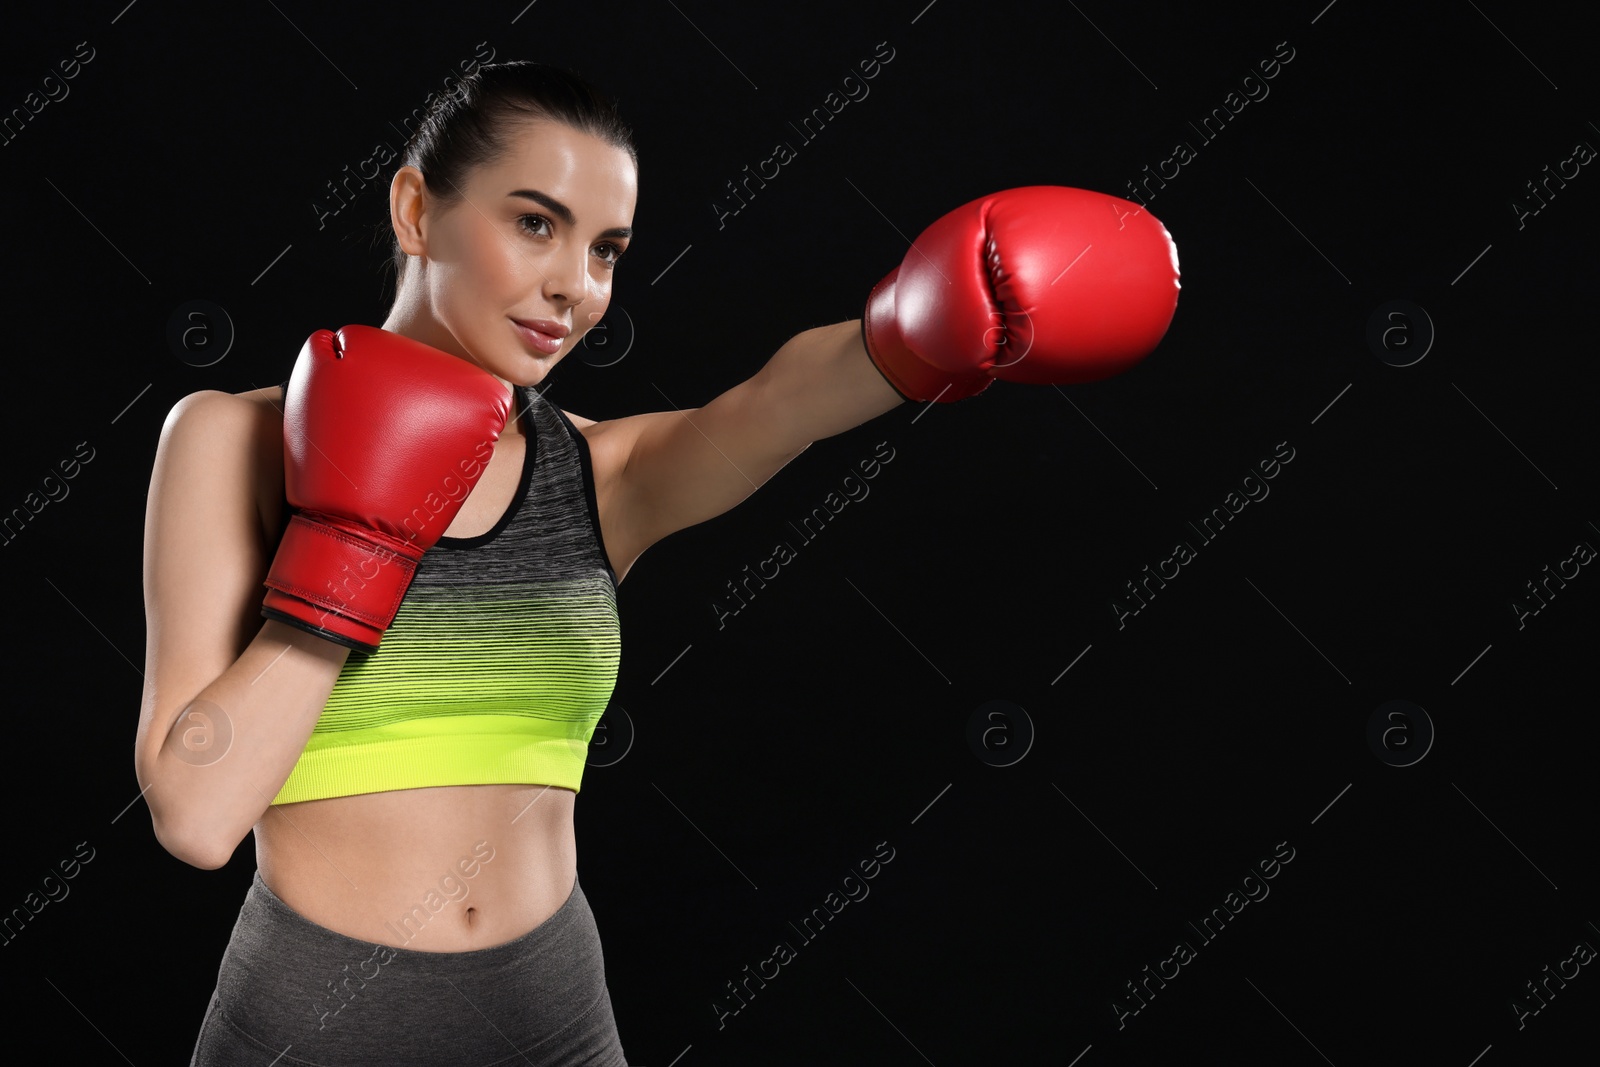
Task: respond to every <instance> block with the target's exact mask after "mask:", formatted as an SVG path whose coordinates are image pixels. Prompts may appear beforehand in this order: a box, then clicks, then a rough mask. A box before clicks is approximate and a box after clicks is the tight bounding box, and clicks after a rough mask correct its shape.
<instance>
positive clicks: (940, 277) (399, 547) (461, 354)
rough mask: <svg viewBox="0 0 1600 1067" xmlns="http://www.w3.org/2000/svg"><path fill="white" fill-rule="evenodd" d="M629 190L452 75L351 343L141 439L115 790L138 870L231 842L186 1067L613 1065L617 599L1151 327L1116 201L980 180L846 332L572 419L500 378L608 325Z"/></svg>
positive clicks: (193, 407) (1149, 242)
mask: <svg viewBox="0 0 1600 1067" xmlns="http://www.w3.org/2000/svg"><path fill="white" fill-rule="evenodd" d="M636 180H637V164H636V158H635V153H634V149H633V147H632V144H631V140H630V137H629V133H628V131H627V129H626V128H625V127H624V126H623V125H622V123H621V122H620V120H619V119H618V118H617V115H616V112H615V110H614V108H613V107H612V106H611V105H610V103H609V102H607V101H605V100H604V99H603V98H601V97H600V96H598V95H597V94H596V93H595V92H594V91H593V90H592V89H590V88H589V87H588V86H587V85H586V84H585V83H583V82H582V81H580V80H579V79H577V78H576V77H575V76H573V75H571V74H568V73H566V72H563V71H560V70H556V69H553V68H549V67H545V66H542V65H538V64H531V63H508V64H499V65H495V66H489V67H484V68H481V69H480V70H479V71H477V72H476V73H474V74H473V75H471V76H470V77H468V78H466V79H464V81H463V84H462V91H461V93H460V94H459V95H458V96H456V97H452V98H447V99H444V100H442V101H440V102H439V103H437V104H436V105H435V107H434V108H433V110H432V111H431V112H430V114H429V116H428V117H427V119H426V120H425V121H424V122H423V124H422V125H420V126H419V127H418V130H417V133H416V134H415V135H414V136H413V138H412V141H411V143H410V144H408V146H407V150H406V153H405V158H404V165H403V166H401V167H400V168H399V170H398V171H397V173H396V174H395V176H394V178H393V181H392V183H391V189H390V221H391V224H392V227H393V230H394V235H395V246H396V248H395V256H396V262H397V268H398V270H399V281H398V286H397V292H396V298H395V302H394V306H393V308H392V310H391V312H390V314H389V316H388V318H387V320H386V321H385V322H384V324H383V328H382V330H381V331H380V330H375V329H371V328H365V327H347V328H346V329H345V330H344V331H341V332H340V333H339V334H338V335H337V336H336V335H333V334H330V333H329V332H328V331H319V332H318V333H317V334H315V335H313V337H312V339H311V340H310V341H308V342H307V346H306V349H305V351H303V352H302V354H301V358H300V360H299V362H298V363H297V364H296V368H295V375H294V378H293V379H291V382H289V383H286V386H285V387H283V392H282V394H280V387H273V388H271V389H261V390H256V391H254V392H248V393H242V394H238V395H229V394H224V393H219V392H200V393H195V394H193V395H191V396H188V397H186V398H184V399H183V400H182V401H180V402H179V403H178V404H177V405H176V406H175V407H174V408H173V410H172V413H171V414H170V416H169V417H168V420H167V424H166V426H165V428H164V429H163V433H162V439H161V444H160V447H159V450H158V453H157V458H156V462H155V469H154V473H153V476H152V481H151V490H150V498H149V510H148V514H147V520H146V556H145V589H146V607H147V620H148V633H149V636H148V645H147V664H148V670H147V673H146V678H147V682H148V684H147V686H146V689H145V693H144V702H143V707H142V709H141V719H140V729H139V735H138V739H137V742H136V764H137V772H138V776H139V780H140V783H141V785H142V786H143V787H144V788H145V789H146V792H145V797H146V799H147V801H148V803H149V806H150V810H151V815H152V819H153V822H154V827H155V832H156V836H157V838H158V839H159V840H160V842H161V843H162V845H163V846H164V847H165V848H166V849H167V850H168V851H170V852H171V853H172V854H173V855H175V856H177V857H178V858H180V859H182V860H184V861H185V862H188V863H190V864H192V865H194V866H197V867H202V868H208V869H214V868H218V867H221V866H222V865H224V864H225V863H226V862H227V861H228V859H229V858H230V857H231V855H232V853H233V851H234V849H235V848H236V847H237V846H238V844H239V842H240V841H242V840H243V838H244V836H245V834H247V833H249V832H250V831H251V830H252V829H253V830H254V832H255V839H256V861H257V868H258V870H257V873H256V876H255V879H254V881H253V884H252V886H251V889H250V891H249V893H248V895H247V896H246V899H245V902H244V906H243V908H242V909H241V912H240V915H239V919H238V921H237V923H236V924H235V927H234V931H233V937H232V940H231V941H230V943H229V946H228V949H227V952H226V954H225V955H224V958H223V961H222V966H221V969H220V971H219V975H218V984H217V990H216V993H215V994H214V996H213V998H212V1001H211V1004H210V1006H209V1009H208V1011H207V1013H206V1017H205V1021H204V1024H203V1026H202V1029H201V1032H200V1035H199V1040H198V1042H197V1045H196V1049H195V1054H194V1059H193V1061H192V1062H193V1063H194V1064H213V1063H231V1064H247V1063H262V1064H268V1063H285V1064H287V1063H299V1064H321V1065H334V1064H339V1065H348V1064H367V1063H371V1064H378V1063H383V1064H395V1063H401V1062H405V1063H429V1064H462V1065H465V1064H489V1063H500V1062H508V1063H509V1062H517V1063H561V1064H577V1063H582V1064H621V1063H624V1062H625V1060H624V1056H623V1051H622V1044H621V1041H620V1038H619V1035H618V1031H617V1025H616V1022H615V1018H614V1016H613V1013H612V1006H611V1001H610V997H609V994H608V992H607V990H606V985H605V977H604V963H603V957H602V954H601V949H600V941H599V936H598V933H597V930H596V927H595V923H594V918H593V915H592V913H591V912H590V910H589V908H588V905H587V903H586V901H585V899H584V896H583V893H582V890H581V888H580V887H579V885H578V881H577V856H576V845H575V842H574V838H573V810H574V803H575V801H576V795H577V791H578V786H579V781H580V778H581V771H582V766H583V756H584V753H585V750H586V745H587V742H588V741H589V739H590V737H591V736H592V733H593V730H594V724H595V721H596V720H597V719H598V718H599V716H600V714H601V713H602V712H603V711H604V708H605V704H606V701H607V699H608V697H609V695H610V692H611V687H612V685H613V684H614V682H615V678H616V670H617V662H618V648H619V644H618V634H617V620H616V601H615V592H616V585H617V584H618V583H620V582H621V581H622V580H623V579H624V578H625V577H626V576H627V574H628V572H629V570H630V568H631V567H632V566H633V564H634V562H635V561H636V560H637V559H638V557H639V556H640V554H641V553H643V552H644V551H645V550H646V549H647V548H648V547H649V546H650V545H652V544H654V543H655V542H656V541H658V540H660V539H661V538H662V537H664V536H666V535H667V534H669V533H672V532H674V531H676V530H680V529H683V528H685V527H687V526H691V525H694V524H696V523H699V522H703V521H705V520H706V519H709V518H712V517H713V516H716V515H718V514H721V513H722V512H724V511H726V510H728V509H729V508H731V507H733V506H734V505H735V504H737V503H739V502H740V501H741V500H743V499H744V498H745V497H747V496H748V495H749V494H750V493H751V492H753V491H754V490H755V488H756V487H757V486H759V485H761V484H762V483H764V482H765V481H766V480H767V479H768V478H770V477H771V476H772V475H773V474H774V473H776V472H777V471H778V470H779V469H781V468H782V467H783V466H784V465H785V464H786V463H788V462H789V461H790V460H791V459H793V458H794V457H795V456H797V455H799V454H800V453H801V452H802V451H804V450H805V449H806V448H807V447H808V446H809V445H810V443H811V442H813V441H815V440H819V439H821V438H825V437H829V436H832V435H834V434H838V433H841V432H843V431H845V430H848V429H850V428H852V427H854V426H857V425H860V424H861V423H863V422H866V421H867V420H869V419H871V418H873V417H875V416H877V415H879V414H881V413H883V412H886V411H888V410H889V409H891V408H893V407H895V406H896V405H898V404H900V403H903V402H904V401H905V400H906V399H915V400H934V399H937V400H940V401H943V402H948V401H951V400H955V399H958V398H960V397H963V396H970V395H972V394H974V393H976V392H978V391H981V390H982V389H983V388H985V387H986V386H987V385H988V384H989V382H990V381H991V380H992V378H993V377H1012V378H1014V379H1015V380H1020V381H1040V382H1043V381H1049V382H1069V381H1085V380H1090V379H1092V378H1096V377H1104V376H1106V375H1108V374H1111V373H1116V371H1118V370H1120V369H1122V368H1123V367H1126V366H1128V365H1131V363H1133V362H1135V361H1136V360H1137V359H1139V358H1141V357H1142V356H1143V355H1144V354H1145V353H1146V352H1148V351H1149V350H1150V348H1153V347H1154V345H1155V343H1156V342H1157V341H1158V340H1159V339H1160V336H1161V335H1162V333H1164V331H1165V329H1166V325H1167V322H1168V321H1169V320H1170V318H1171V314H1172V310H1173V307H1174V305H1175V302H1176V295H1177V294H1176V288H1177V282H1176V266H1177V264H1176V256H1175V253H1174V252H1173V251H1172V249H1171V242H1170V238H1169V237H1168V236H1167V235H1166V231H1165V230H1164V229H1162V228H1161V226H1160V224H1159V223H1158V222H1155V220H1154V219H1152V218H1150V217H1149V216H1148V215H1145V214H1143V213H1141V212H1138V210H1137V207H1136V205H1132V204H1128V203H1127V202H1125V201H1121V200H1115V199H1114V198H1110V197H1103V196H1101V195H1100V194H1094V193H1084V192H1082V191H1081V190H1067V189H1046V188H1035V189H1024V190H1014V191H1012V192H1011V193H1007V194H999V195H998V196H996V197H990V198H985V200H983V201H977V202H974V203H973V204H969V205H967V206H966V207H964V208H962V209H959V210H958V211H957V212H954V213H952V214H951V215H949V216H946V218H945V219H942V220H940V222H939V223H936V224H935V226H934V227H932V228H930V230H929V231H927V232H926V233H925V234H924V235H923V237H922V238H919V240H918V242H917V244H916V245H915V246H914V247H913V249H912V251H911V252H910V253H908V255H907V257H906V260H905V262H904V263H903V264H902V266H901V267H900V268H899V269H898V271H896V272H894V273H891V275H890V276H889V277H887V278H885V279H884V280H883V282H881V283H880V284H879V285H878V287H877V288H875V289H874V290H873V294H872V297H871V298H870V300H869V304H868V308H867V311H866V313H865V315H864V317H863V320H860V321H856V320H852V321H849V322H844V323H840V324H838V325H835V326H828V327H823V328H818V329H812V330H807V331H805V332H804V333H801V334H799V335H798V336H796V337H795V338H793V339H792V340H790V341H789V342H787V343H786V344H784V345H783V346H782V347H781V348H780V349H779V351H778V352H777V353H776V354H775V355H774V356H773V358H772V359H771V360H770V361H769V362H768V363H767V364H766V366H765V367H763V369H762V370H761V371H760V372H759V373H757V374H756V375H755V376H754V377H752V378H751V379H750V380H748V381H746V382H744V383H742V384H740V385H738V386H736V387H734V388H732V389H730V390H729V391H727V392H726V393H724V394H722V395H721V396H718V397H717V398H716V399H714V400H713V401H711V402H710V403H708V404H707V405H705V406H704V407H703V408H699V409H694V410H689V411H681V412H680V411H666V412H655V413H650V414H643V415H636V416H632V417H628V418H620V419H613V420H607V421H604V422H593V421H591V420H588V419H584V418H582V417H581V416H578V415H573V414H570V413H567V412H564V411H561V410H560V409H559V408H556V407H554V406H553V405H551V404H550V403H549V402H548V401H545V400H544V399H543V398H542V397H541V396H540V395H539V394H538V392H537V391H535V389H534V387H535V386H538V385H539V384H540V383H541V382H543V381H544V379H545V377H546V375H548V374H549V373H550V371H551V370H552V369H553V368H554V367H555V365H556V364H557V363H559V362H560V360H561V359H562V358H564V357H565V355H566V354H567V353H569V352H570V351H571V350H572V349H573V347H574V346H576V345H577V344H578V342H579V341H580V340H581V339H582V337H583V335H584V334H585V333H586V332H587V331H588V330H589V329H591V328H592V327H593V326H594V325H595V324H596V323H597V322H598V321H599V320H600V318H601V316H602V315H603V314H604V313H605V310H606V306H607V304H608V302H609V300H610V297H611V289H612V280H613V277H614V271H615V269H616V265H617V261H618V259H619V258H620V257H621V256H622V254H623V253H624V252H625V250H626V248H627V245H628V243H629V240H630V238H631V226H632V218H633V213H634V204H635V197H636ZM1107 207H1112V208H1113V210H1112V211H1111V212H1107V211H1106V208H1107ZM1124 209H1126V210H1124ZM1130 213H1131V214H1130ZM1113 224H1114V225H1113ZM1063 226H1065V228H1063ZM1034 234H1038V235H1040V236H1033V235H1034ZM1085 234H1088V235H1090V236H1092V237H1093V238H1094V240H1096V241H1098V242H1100V244H1101V245H1102V246H1104V250H1103V251H1102V252H1100V254H1099V255H1098V256H1096V257H1095V258H1094V259H1093V260H1091V261H1089V262H1088V263H1087V264H1085V263H1080V262H1078V259H1074V257H1078V258H1079V259H1081V258H1083V257H1084V256H1085V255H1086V250H1085V249H1084V248H1083V244H1084V243H1085V242H1083V241H1081V240H1079V238H1080V237H1081V236H1083V235H1085ZM1069 244H1070V245H1071V247H1070V248H1069V247H1068V245H1069ZM1013 253H1015V254H1016V255H1017V258H1018V261H1019V262H1021V263H1022V266H1021V267H1020V268H1019V269H1016V270H1010V269H1007V268H1005V267H1004V265H1003V261H1004V260H1005V259H1006V258H1007V256H1008V255H1011V254H1013ZM1069 260H1071V262H1070V263H1069V262H1068V261H1069ZM1110 266H1114V267H1115V270H1108V271H1104V272H1102V271H1100V270H1099V268H1106V267H1110ZM1090 267H1094V268H1096V269H1095V270H1091V269H1089V268H1090ZM1046 268H1048V269H1047V271H1046ZM1063 268H1065V269H1063ZM1073 271H1076V274H1075V275H1074V274H1073V273H1072V272H1073ZM1047 274H1053V275H1055V280H1054V281H1051V280H1050V278H1049V277H1048V276H1047ZM1108 275H1113V276H1114V277H1109V278H1108ZM897 278H898V280H897ZM1063 279H1066V281H1065V282H1064V283H1063V284H1060V285H1059V286H1058V285H1057V284H1056V283H1057V282H1062V280H1063ZM1090 309H1092V310H1090ZM1012 352H1016V353H1017V354H1016V355H1015V356H1014V357H1013V356H1012V355H1011V353H1012ZM384 494H388V495H387V497H385V495H384ZM263 583H265V585H266V587H267V591H266V593H265V596H263V592H262V588H263ZM263 616H265V621H263Z"/></svg>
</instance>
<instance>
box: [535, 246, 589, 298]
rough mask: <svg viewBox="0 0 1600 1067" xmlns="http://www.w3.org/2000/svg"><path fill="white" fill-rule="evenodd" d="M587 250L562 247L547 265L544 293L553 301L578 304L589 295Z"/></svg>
mask: <svg viewBox="0 0 1600 1067" xmlns="http://www.w3.org/2000/svg"><path fill="white" fill-rule="evenodd" d="M585 256H586V250H585V249H583V248H570V247H569V248H562V249H560V250H559V251H557V252H556V254H555V255H553V256H551V257H550V259H549V260H548V261H547V262H546V265H545V277H544V295H545V298H546V299H547V300H549V301H551V302H552V303H558V304H566V305H576V304H580V303H582V302H583V300H584V298H585V297H587V296H588V295H589V273H588V271H586V270H585V269H584V267H585V263H584V259H585Z"/></svg>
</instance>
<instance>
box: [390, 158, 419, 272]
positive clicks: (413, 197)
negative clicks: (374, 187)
mask: <svg viewBox="0 0 1600 1067" xmlns="http://www.w3.org/2000/svg"><path fill="white" fill-rule="evenodd" d="M426 206H427V185H426V183H425V182H424V181H423V178H422V171H420V170H418V169H417V168H416V167H413V166H404V167H401V168H400V169H399V170H397V171H395V174H394V181H392V182H390V183H389V221H390V223H391V224H392V225H393V226H394V235H395V240H397V241H398V242H399V243H400V250H401V251H402V252H404V253H405V254H406V255H408V256H420V255H422V254H423V253H424V251H426V249H427V236H426V234H425V233H424V232H423V225H422V220H423V214H424V211H423V209H424V208H425V207H426Z"/></svg>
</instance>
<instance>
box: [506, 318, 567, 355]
mask: <svg viewBox="0 0 1600 1067" xmlns="http://www.w3.org/2000/svg"><path fill="white" fill-rule="evenodd" d="M511 324H512V325H513V326H515V327H516V328H517V333H519V334H520V335H521V336H522V339H523V340H524V341H526V342H527V343H528V344H530V345H532V346H533V347H534V348H535V349H537V350H538V351H540V352H543V353H544V354H545V355H547V356H553V355H555V354H556V353H557V352H559V351H561V345H562V343H563V341H564V339H565V338H566V336H567V334H569V333H571V332H572V331H571V329H570V328H569V327H566V326H563V325H561V324H560V323H559V322H551V321H549V320H548V319H512V320H511Z"/></svg>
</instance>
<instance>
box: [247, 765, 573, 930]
mask: <svg viewBox="0 0 1600 1067" xmlns="http://www.w3.org/2000/svg"><path fill="white" fill-rule="evenodd" d="M575 800H576V794H575V793H573V791H572V790H570V789H563V788H560V787H556V786H527V785H487V786H441V787H432V788H426V789H406V790H396V791H393V792H389V793H374V794H363V795H358V796H351V797H338V798H331V799H327V800H316V801H308V802H306V803H302V804H284V805H278V806H275V807H273V808H270V809H268V811H267V813H266V814H265V815H264V816H263V817H262V820H261V822H260V823H258V824H257V825H256V828H255V829H256V863H257V866H258V868H259V869H260V873H261V878H262V881H263V882H264V883H265V884H266V886H267V887H268V888H269V889H271V890H272V891H273V893H275V894H276V895H277V896H278V897H279V898H280V899H281V900H282V901H283V903H285V904H286V905H288V907H290V908H291V909H293V910H294V911H295V912H297V913H299V914H300V915H301V916H302V917H303V918H305V919H308V920H310V921H311V922H313V923H316V924H318V925H320V926H323V927H325V928H327V929H329V930H332V931H335V932H337V933H340V934H343V935H345V936H347V937H351V938H355V939H358V940H362V941H368V942H372V943H375V944H386V945H389V946H390V947H392V948H410V949H414V950H419V951H434V952H463V951H471V950H474V949H479V948H483V947H487V946H490V945H496V944H500V943H502V942H504V941H508V940H510V939H512V938H515V937H517V936H519V935H521V934H523V933H526V932H527V931H528V930H531V929H532V928H533V927H535V926H537V925H538V924H539V923H541V922H543V921H544V920H545V919H547V918H549V917H550V916H551V915H552V914H554V913H555V912H556V911H557V910H558V909H559V908H560V907H561V905H562V904H563V903H565V902H566V900H567V898H568V897H569V895H570V893H571V890H572V887H573V885H574V883H575V882H576V878H577V847H576V840H575V837H574V832H573V819H572V814H573V806H574V801H575Z"/></svg>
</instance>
